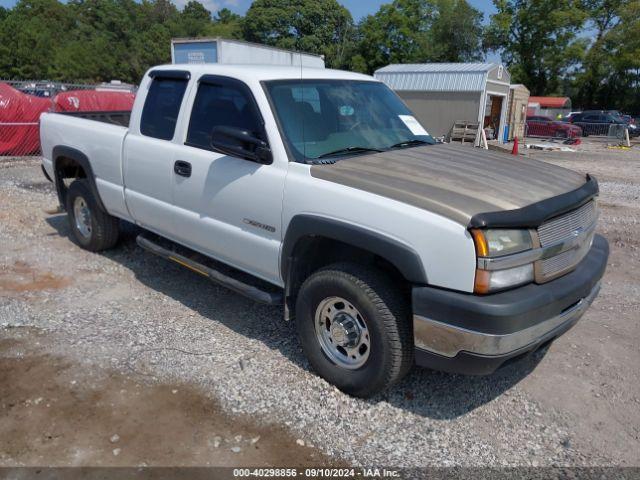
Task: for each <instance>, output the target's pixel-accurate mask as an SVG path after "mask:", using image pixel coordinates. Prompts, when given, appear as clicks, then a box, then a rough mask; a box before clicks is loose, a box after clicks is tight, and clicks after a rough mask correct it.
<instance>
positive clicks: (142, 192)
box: [123, 70, 189, 237]
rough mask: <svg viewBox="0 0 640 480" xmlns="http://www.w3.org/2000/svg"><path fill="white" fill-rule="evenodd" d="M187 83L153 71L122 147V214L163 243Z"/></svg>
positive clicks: (168, 232) (177, 74) (170, 228)
mask: <svg viewBox="0 0 640 480" xmlns="http://www.w3.org/2000/svg"><path fill="white" fill-rule="evenodd" d="M188 83H189V73H188V72H185V71H173V70H171V71H168V70H156V71H152V72H151V73H150V78H146V79H144V81H143V82H142V85H141V87H140V90H141V91H140V92H139V93H138V95H139V96H141V100H142V99H143V100H144V104H143V105H138V102H136V104H135V105H134V109H133V112H134V113H133V115H132V118H131V127H130V131H129V134H128V135H127V136H126V137H125V142H124V147H123V149H124V151H123V159H124V167H123V170H124V171H123V173H124V185H125V198H126V202H127V208H128V209H129V212H130V213H131V215H132V217H133V218H134V219H135V220H136V222H137V223H138V224H140V225H141V226H143V227H145V228H148V229H149V230H152V231H155V232H156V233H159V234H161V235H165V236H168V237H171V236H172V235H173V233H174V231H175V228H174V223H173V216H174V214H173V211H172V208H173V207H172V200H173V192H172V188H173V175H174V173H173V169H174V159H175V157H176V155H177V150H178V146H179V144H177V143H174V136H175V132H176V124H177V121H178V116H179V113H180V108H181V105H182V102H183V99H184V97H185V92H186V89H187V85H188ZM145 91H146V96H144V97H142V96H143V95H144V92H145Z"/></svg>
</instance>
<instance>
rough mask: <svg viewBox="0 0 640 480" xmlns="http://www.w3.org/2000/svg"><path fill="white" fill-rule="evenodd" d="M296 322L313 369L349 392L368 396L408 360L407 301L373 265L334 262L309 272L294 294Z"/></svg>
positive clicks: (403, 369)
mask: <svg viewBox="0 0 640 480" xmlns="http://www.w3.org/2000/svg"><path fill="white" fill-rule="evenodd" d="M296 324H297V329H298V335H299V337H300V341H301V343H302V347H303V350H304V352H305V354H306V355H307V358H308V359H309V362H310V363H311V365H312V367H313V368H314V370H315V371H316V372H318V374H319V375H320V376H321V377H323V378H324V379H325V380H327V381H328V382H330V383H332V384H334V385H336V386H337V387H338V388H339V389H341V390H343V391H344V392H346V393H348V394H350V395H354V396H358V397H370V396H372V395H374V394H376V393H378V392H380V391H382V390H384V389H386V388H388V387H389V386H391V385H393V384H394V383H396V382H397V381H399V380H400V379H401V378H402V377H403V376H404V375H405V374H406V373H407V372H408V371H409V369H410V368H411V365H412V364H413V332H412V328H411V318H410V309H409V308H408V300H407V299H406V296H405V295H403V292H402V291H401V289H399V288H397V287H396V286H395V285H393V284H392V283H391V282H390V281H389V279H388V277H387V276H385V275H384V274H383V273H382V272H380V271H378V270H375V269H372V268H368V267H365V266H360V265H357V264H352V263H339V264H334V265H330V266H328V267H325V268H323V269H321V270H319V271H318V272H316V273H314V274H312V275H311V276H310V277H309V278H308V279H307V280H306V281H305V282H304V284H303V285H302V287H301V288H300V291H299V293H298V299H297V302H296Z"/></svg>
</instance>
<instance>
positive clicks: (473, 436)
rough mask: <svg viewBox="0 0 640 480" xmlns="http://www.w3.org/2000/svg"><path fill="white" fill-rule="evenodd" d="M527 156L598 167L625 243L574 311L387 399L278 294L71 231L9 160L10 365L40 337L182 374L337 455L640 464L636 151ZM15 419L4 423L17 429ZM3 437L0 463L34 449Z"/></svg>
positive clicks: (242, 418) (3, 272)
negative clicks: (509, 357)
mask: <svg viewBox="0 0 640 480" xmlns="http://www.w3.org/2000/svg"><path fill="white" fill-rule="evenodd" d="M530 155H531V156H535V157H539V158H542V159H544V160H546V161H550V162H553V163H557V164H560V165H566V166H567V167H569V168H573V169H575V170H579V171H584V172H591V173H594V174H595V175H596V176H597V177H598V179H599V180H600V185H601V187H602V196H601V206H602V214H601V220H600V227H599V230H600V232H601V233H603V234H604V235H605V236H606V237H607V238H608V239H609V241H610V243H611V247H612V254H611V257H610V264H609V266H608V271H607V274H606V276H605V279H604V285H603V289H602V292H601V294H600V296H599V298H598V299H597V300H596V302H595V303H594V305H593V306H592V308H591V309H590V310H589V311H588V312H587V314H586V315H585V316H584V317H583V319H582V320H581V321H580V322H579V323H578V325H577V326H576V327H575V328H574V329H572V330H571V331H570V332H568V333H567V334H566V335H564V336H563V337H561V338H560V339H559V340H558V341H556V342H555V343H554V344H552V345H551V347H550V348H549V350H548V351H546V352H539V353H536V354H535V355H533V356H530V357H527V358H525V359H523V360H522V361H520V362H517V363H515V364H512V365H510V366H508V367H505V368H504V369H502V370H500V371H499V372H498V373H496V374H494V375H492V376H489V377H464V376H457V375H448V374H443V373H438V372H433V371H429V370H421V369H414V370H413V371H412V373H411V374H410V375H409V376H408V377H407V378H406V379H405V380H404V381H403V382H402V383H401V384H400V385H398V386H397V387H396V388H394V389H392V390H391V391H389V392H386V393H384V394H382V395H380V396H378V397H376V398H373V399H370V400H360V399H354V398H351V397H349V396H346V395H344V394H343V393H341V392H339V391H338V390H337V389H335V388H334V387H332V386H331V385H329V384H327V383H326V382H324V381H323V380H322V379H320V378H318V377H317V376H315V375H314V374H313V373H312V372H311V371H310V367H309V365H308V363H307V361H306V360H305V358H304V356H303V355H302V352H301V350H300V348H299V347H298V343H297V340H296V336H295V331H294V328H293V326H292V325H290V324H287V323H285V322H284V321H283V320H282V314H281V311H280V309H278V308H272V307H267V306H262V305H258V304H254V303H252V302H251V301H249V300H246V299H244V298H243V297H240V296H238V295H235V294H233V293H230V292H229V291H226V290H224V289H222V288H218V287H217V286H215V285H212V284H210V283H208V282H207V281H205V280H204V279H202V278H200V277H199V276H197V275H195V274H193V273H191V272H189V271H186V270H183V269H180V267H178V266H175V265H173V264H171V263H168V262H166V261H164V260H162V259H160V258H157V257H154V256H152V255H151V254H148V253H146V252H144V251H142V250H140V249H139V248H138V247H137V246H136V245H135V241H134V238H135V230H134V229H132V228H131V229H129V231H128V234H127V235H126V236H125V239H124V240H123V242H122V243H121V245H120V246H119V247H117V248H116V249H114V250H112V251H109V252H106V253H104V254H92V253H89V252H86V251H84V250H81V249H80V248H79V247H77V246H76V245H74V244H73V243H72V242H71V241H70V240H69V239H68V238H67V237H68V234H69V231H68V228H67V223H66V217H65V216H64V215H48V214H46V213H44V210H46V209H49V208H51V207H53V206H55V195H54V192H53V190H52V188H51V186H50V184H49V183H48V182H47V181H46V180H44V178H43V177H42V174H41V172H40V170H39V164H38V162H37V161H35V160H16V161H10V162H9V161H5V162H3V163H0V246H1V248H0V339H4V340H5V341H7V342H9V343H8V344H7V345H9V344H11V345H13V346H12V347H11V348H9V347H3V346H2V345H0V362H3V363H4V362H8V361H9V360H11V359H15V358H16V356H18V357H20V356H28V355H32V354H33V351H34V349H35V351H39V352H41V353H42V354H43V355H45V354H46V355H49V356H51V357H52V358H57V359H63V360H64V361H65V362H67V363H68V364H72V365H74V366H76V367H77V368H80V369H81V370H83V371H86V372H91V371H96V372H98V371H101V372H102V371H108V372H113V374H117V375H122V376H124V377H125V378H126V379H127V380H126V381H132V382H138V383H141V384H145V385H151V386H154V385H181V386H184V388H189V389H193V390H194V391H197V392H199V394H201V395H203V396H204V397H205V398H208V399H210V401H211V402H214V403H215V404H216V405H218V406H219V408H220V410H221V411H222V412H223V414H224V415H228V416H231V417H232V418H237V419H238V421H239V422H244V423H245V424H246V423H250V424H251V425H253V426H254V427H252V428H256V429H260V428H263V429H264V428H268V427H269V425H271V426H273V428H279V429H283V431H286V432H287V433H286V435H290V439H291V442H296V445H298V446H299V445H301V442H302V443H304V445H305V448H313V449H315V450H317V451H318V453H319V454H320V455H326V456H327V457H328V458H330V459H332V460H331V461H333V462H338V461H340V462H346V463H347V464H352V465H365V466H371V465H378V466H393V467H416V466H452V465H455V466H486V465H493V466H496V465H518V466H522V465H527V466H538V465H567V466H596V465H597V466H608V465H625V466H629V465H633V466H639V465H640V413H639V412H640V381H639V380H640V379H639V374H638V365H640V352H639V347H638V346H639V345H640V343H639V337H640V335H639V333H640V332H639V328H638V319H639V314H638V311H640V268H638V267H639V265H640V251H639V247H640V240H638V239H639V238H640V201H639V199H640V150H639V149H638V148H636V149H633V150H631V151H610V150H602V151H595V152H591V151H589V152H584V153H578V154H557V153H547V152H539V153H531V154H530ZM30 332H37V335H35V334H33V333H30ZM34 338H38V339H39V340H37V343H34V342H35V340H34ZM12 341H15V342H22V343H21V344H22V345H23V346H24V345H27V347H29V348H27V347H24V348H23V347H19V346H18V347H16V345H15V344H13V343H11V342H12ZM30 342H31V343H30ZM34 345H37V347H34ZM16 348H17V350H16ZM21 348H22V350H21ZM29 352H31V353H29ZM180 388H182V387H180ZM41 396H43V397H46V395H44V394H43V395H41ZM3 408H5V409H6V405H5V404H4V401H3ZM3 415H5V413H4V412H3ZM8 423H11V422H4V423H2V422H0V438H2V437H4V436H5V435H3V430H4V433H6V432H7V428H13V429H14V430H15V429H19V428H20V427H19V425H15V424H11V425H8ZM88 428H90V427H88ZM148 428H152V427H148ZM283 435H285V434H283ZM69 441H73V440H72V439H70V440H69ZM281 441H283V440H281ZM285 443H286V442H285ZM309 444H311V445H312V447H309ZM0 446H1V445H0ZM3 451H5V450H3V448H0V465H4V466H7V465H9V466H11V465H23V464H30V462H32V461H33V460H31V457H29V456H28V455H26V454H25V455H23V454H21V452H20V451H13V452H12V453H11V454H10V455H9V454H7V453H3ZM5 452H6V451H5ZM51 455H52V456H53V455H55V450H54V451H51ZM143 457H144V456H143V455H142V454H141V456H140V458H131V459H130V460H131V462H132V463H133V464H135V463H136V462H137V463H139V462H140V461H142V460H140V459H141V458H143ZM318 458H320V457H318ZM322 458H324V457H322ZM42 461H44V462H45V463H46V462H47V459H46V458H44V459H43V460H42ZM51 461H53V459H52V460H51ZM164 461H165V464H166V463H171V461H172V459H171V456H169V457H165V458H164ZM181 461H182V462H183V463H185V462H186V463H187V464H202V463H203V462H202V458H195V459H193V458H192V459H186V460H185V459H181ZM105 463H106V464H108V461H107V462H105Z"/></svg>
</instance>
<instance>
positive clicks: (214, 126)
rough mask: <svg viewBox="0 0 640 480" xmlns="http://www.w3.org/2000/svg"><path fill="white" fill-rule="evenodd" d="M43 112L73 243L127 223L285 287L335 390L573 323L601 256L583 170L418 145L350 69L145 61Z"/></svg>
mask: <svg viewBox="0 0 640 480" xmlns="http://www.w3.org/2000/svg"><path fill="white" fill-rule="evenodd" d="M40 128H41V141H42V147H43V157H44V158H43V168H44V170H45V173H46V175H47V176H48V177H49V178H50V179H52V180H53V181H54V182H55V185H56V188H57V192H58V196H59V201H60V204H61V206H62V207H63V208H64V209H65V210H66V211H67V214H68V218H69V223H70V226H71V230H72V232H73V236H74V238H75V240H76V241H77V243H78V244H79V245H80V246H81V247H83V248H86V249H88V250H92V251H99V250H103V249H106V248H110V247H113V246H114V245H115V244H116V242H117V240H118V230H119V221H120V220H126V221H128V222H133V223H135V224H137V225H139V226H140V227H142V229H143V230H144V233H143V234H141V235H140V236H139V237H138V243H139V244H140V245H141V246H142V247H144V248H145V249H147V250H149V251H151V252H153V253H156V254H158V255H160V256H162V257H165V258H167V259H169V260H171V261H173V262H176V263H178V264H181V265H183V266H185V267H186V268H189V269H190V270H193V271H195V272H197V273H199V274H201V275H204V276H206V277H208V278H210V279H211V280H213V281H215V282H217V283H219V284H222V285H225V286H227V287H229V288H231V289H233V290H234V291H236V292H238V293H240V294H243V295H246V296H249V297H251V298H253V299H255V300H257V301H261V302H265V303H270V304H281V305H283V310H284V317H285V319H286V320H293V319H295V322H296V324H297V329H298V332H299V337H300V341H301V343H302V346H303V349H304V351H305V353H306V355H307V356H308V358H309V361H310V362H311V364H312V366H313V368H314V369H315V370H316V371H317V372H318V373H319V374H320V375H321V376H322V377H324V378H325V379H327V380H328V381H329V382H331V383H334V384H335V385H337V386H338V387H339V388H341V389H342V390H344V391H345V392H348V393H350V394H352V395H357V396H363V397H366V396H370V395H373V394H375V393H377V392H379V391H381V390H382V389H384V388H386V387H388V386H390V385H392V384H393V383H395V382H397V381H398V380H399V379H400V378H402V376H403V375H405V374H406V373H407V371H408V370H409V369H410V368H411V366H412V365H414V363H417V364H418V365H422V366H427V367H432V368H437V369H441V370H446V371H452V372H462V373H469V374H487V373H491V372H493V371H494V370H496V369H497V368H498V367H500V366H501V365H502V364H504V363H505V362H506V361H508V360H511V359H514V358H516V357H519V356H522V355H524V354H526V353H528V352H532V351H534V350H536V349H538V348H540V347H541V346H543V345H546V344H548V343H549V342H550V341H552V340H553V339H554V338H556V337H557V336H558V335H560V334H562V333H563V332H565V331H566V330H568V329H569V328H570V327H571V326H572V325H574V324H575V323H576V321H577V320H578V318H580V316H581V315H582V313H583V312H584V311H585V309H586V307H587V306H588V305H589V304H590V303H591V301H592V300H593V299H594V297H595V296H596V294H597V292H598V289H599V285H600V283H599V282H600V278H601V277H602V275H603V273H604V270H605V266H606V261H607V257H608V245H607V242H606V241H605V240H604V239H603V238H602V237H600V236H598V235H595V234H594V230H595V225H596V218H597V205H596V199H595V197H596V196H597V194H598V186H597V182H596V181H595V179H594V178H592V177H589V176H585V175H581V174H578V173H575V172H572V171H569V170H566V169H563V168H560V167H556V166H552V165H549V164H545V163H542V162H537V161H533V160H527V159H523V158H519V157H518V158H515V157H511V156H506V155H503V154H499V153H490V152H486V151H483V150H477V149H472V148H469V147H465V146H454V145H451V144H448V145H447V144H435V142H434V140H433V138H432V137H431V136H430V135H429V134H428V132H427V131H426V130H425V128H424V126H423V125H422V124H421V123H420V122H419V121H417V120H416V119H415V118H414V116H413V114H412V113H411V111H409V109H408V108H407V107H406V106H405V104H404V103H403V102H402V101H401V100H400V99H399V97H398V96H396V94H394V93H393V92H392V91H391V90H390V89H389V88H387V87H386V86H385V85H384V84H383V83H380V82H379V81H377V80H375V79H373V78H371V77H369V76H365V75H360V74H355V73H349V72H342V71H335V70H329V69H311V68H302V69H301V68H298V67H275V66H232V65H167V66H159V67H154V68H152V69H151V70H150V71H149V72H148V73H147V74H146V75H145V76H144V79H143V80H142V84H141V85H140V89H139V91H138V95H137V97H136V100H135V104H134V107H133V110H132V112H130V118H129V113H128V112H111V113H104V114H100V113H91V114H77V113H76V114H54V113H47V114H44V115H43V116H42V117H41V127H40Z"/></svg>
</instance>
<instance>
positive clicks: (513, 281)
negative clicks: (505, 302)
mask: <svg viewBox="0 0 640 480" xmlns="http://www.w3.org/2000/svg"><path fill="white" fill-rule="evenodd" d="M532 281H533V264H532V263H528V264H526V265H520V266H519V267H513V268H506V269H504V270H493V271H489V270H480V269H478V270H476V281H475V286H474V289H473V290H474V292H475V293H480V294H485V293H490V292H496V291H499V290H506V289H507V288H513V287H517V286H520V285H524V284H525V283H530V282H532Z"/></svg>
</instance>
